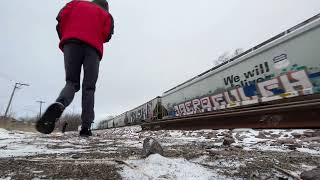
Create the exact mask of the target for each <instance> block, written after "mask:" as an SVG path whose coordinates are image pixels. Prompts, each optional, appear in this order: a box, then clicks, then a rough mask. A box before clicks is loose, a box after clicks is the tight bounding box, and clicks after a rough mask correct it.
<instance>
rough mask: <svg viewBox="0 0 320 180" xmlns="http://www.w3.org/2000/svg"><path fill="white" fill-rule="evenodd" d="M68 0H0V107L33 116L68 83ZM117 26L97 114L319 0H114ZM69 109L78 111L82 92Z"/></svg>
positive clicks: (300, 17)
mask: <svg viewBox="0 0 320 180" xmlns="http://www.w3.org/2000/svg"><path fill="white" fill-rule="evenodd" d="M67 2H69V1H67V0H27V1H26V0H10V1H5V0H0V22H1V25H0V27H1V28H0V62H1V66H0V67H1V68H0V86H1V88H0V114H4V111H5V108H6V105H7V103H8V101H9V97H10V94H11V92H12V89H13V86H14V83H15V82H16V81H18V82H23V83H28V84H30V87H23V88H22V89H20V90H18V91H17V92H16V95H15V97H14V100H13V104H12V108H11V112H12V113H14V114H16V115H17V116H34V115H36V113H38V111H39V104H38V103H36V101H37V100H44V101H46V102H47V103H46V104H45V105H44V108H46V107H47V106H48V105H49V104H50V103H52V102H54V100H55V99H56V98H57V95H58V94H59V92H60V90H61V88H63V86H64V83H65V82H64V67H63V54H62V52H60V50H59V49H58V43H59V39H58V36H57V33H56V31H55V25H56V20H55V17H56V15H57V13H58V12H59V10H60V9H61V8H62V7H63V6H64V5H65V3H67ZM109 4H110V12H111V14H112V15H113V17H114V20H115V34H114V36H113V39H112V40H111V41H110V43H109V44H107V45H105V54H104V57H103V59H102V62H101V65H100V75H99V80H98V83H97V91H96V108H95V109H96V119H97V120H100V119H102V118H104V117H106V116H108V115H117V114H120V113H122V112H124V111H126V110H130V109H132V108H134V107H136V106H138V105H140V104H142V103H144V102H146V101H148V100H150V99H152V98H154V97H156V96H158V95H161V94H162V93H163V92H164V91H166V90H168V89H170V88H172V87H174V86H176V85H177V84H179V83H181V82H183V81H185V80H188V79H190V78H192V77H193V76H195V75H198V74H200V73H201V72H203V71H205V70H208V69H210V68H211V67H212V66H213V64H214V63H213V61H214V60H215V59H216V58H217V57H218V56H219V55H221V54H223V53H224V52H227V51H233V50H234V49H236V48H243V49H248V48H250V47H253V46H255V45H257V44H258V43H260V42H262V41H264V40H266V39H268V38H270V37H272V36H274V35H276V34H278V33H280V32H282V31H284V30H286V29H288V28H290V27H292V26H294V25H296V24H298V23H300V22H302V21H304V20H306V19H307V18H310V17H311V16H313V15H316V14H318V13H320V1H319V0H224V1H214V0H197V1H194V0H192V1H191V0H161V1H160V0H158V1H153V0H135V1H133V0H109ZM67 111H68V112H75V113H79V112H81V92H79V93H78V94H77V95H76V98H75V100H74V102H73V103H72V104H71V105H70V106H69V108H68V110H67Z"/></svg>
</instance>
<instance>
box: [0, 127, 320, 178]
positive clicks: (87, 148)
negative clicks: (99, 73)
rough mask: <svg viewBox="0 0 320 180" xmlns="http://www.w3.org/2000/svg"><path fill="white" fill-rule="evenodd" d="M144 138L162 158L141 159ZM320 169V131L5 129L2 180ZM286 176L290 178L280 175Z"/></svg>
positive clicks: (0, 147) (294, 173) (0, 148)
mask: <svg viewBox="0 0 320 180" xmlns="http://www.w3.org/2000/svg"><path fill="white" fill-rule="evenodd" d="M146 137H154V138H156V139H157V140H159V142H160V144H161V145H162V146H163V148H164V157H163V156H160V155H157V154H155V155H151V156H149V157H147V158H143V156H142V142H143V140H144V139H145V138H146ZM317 166H320V130H310V129H309V130H253V129H234V130H232V131H230V130H198V131H165V130H161V131H141V129H140V127H138V126H134V127H126V128H117V129H109V130H101V131H95V136H93V137H90V138H80V137H78V134H77V133H75V132H70V133H66V134H61V133H54V134H52V135H41V134H36V133H26V132H18V131H10V132H9V131H6V130H4V129H0V169H1V170H0V179H33V178H35V179H47V178H50V179H51V178H53V179H70V178H71V179H77V178H81V179H86V178H87V179H121V178H122V179H180V180H186V179H195V180H196V179H197V180H198V179H203V180H207V179H279V178H285V179H286V178H287V179H294V178H295V177H299V175H300V173H301V172H303V171H305V170H310V169H312V168H315V167H317ZM283 170H284V171H285V172H283Z"/></svg>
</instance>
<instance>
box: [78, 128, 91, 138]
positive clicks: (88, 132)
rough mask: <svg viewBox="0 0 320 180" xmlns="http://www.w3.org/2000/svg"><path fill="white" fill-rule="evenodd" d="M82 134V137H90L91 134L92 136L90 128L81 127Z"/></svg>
mask: <svg viewBox="0 0 320 180" xmlns="http://www.w3.org/2000/svg"><path fill="white" fill-rule="evenodd" d="M80 136H81V137H89V136H92V132H91V130H90V129H88V128H81V131H80Z"/></svg>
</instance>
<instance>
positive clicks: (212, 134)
mask: <svg viewBox="0 0 320 180" xmlns="http://www.w3.org/2000/svg"><path fill="white" fill-rule="evenodd" d="M215 137H216V134H215V133H213V132H209V133H208V134H207V135H206V139H212V138H215Z"/></svg>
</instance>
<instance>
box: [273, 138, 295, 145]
mask: <svg viewBox="0 0 320 180" xmlns="http://www.w3.org/2000/svg"><path fill="white" fill-rule="evenodd" d="M277 143H279V144H296V140H294V139H278V140H277Z"/></svg>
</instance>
